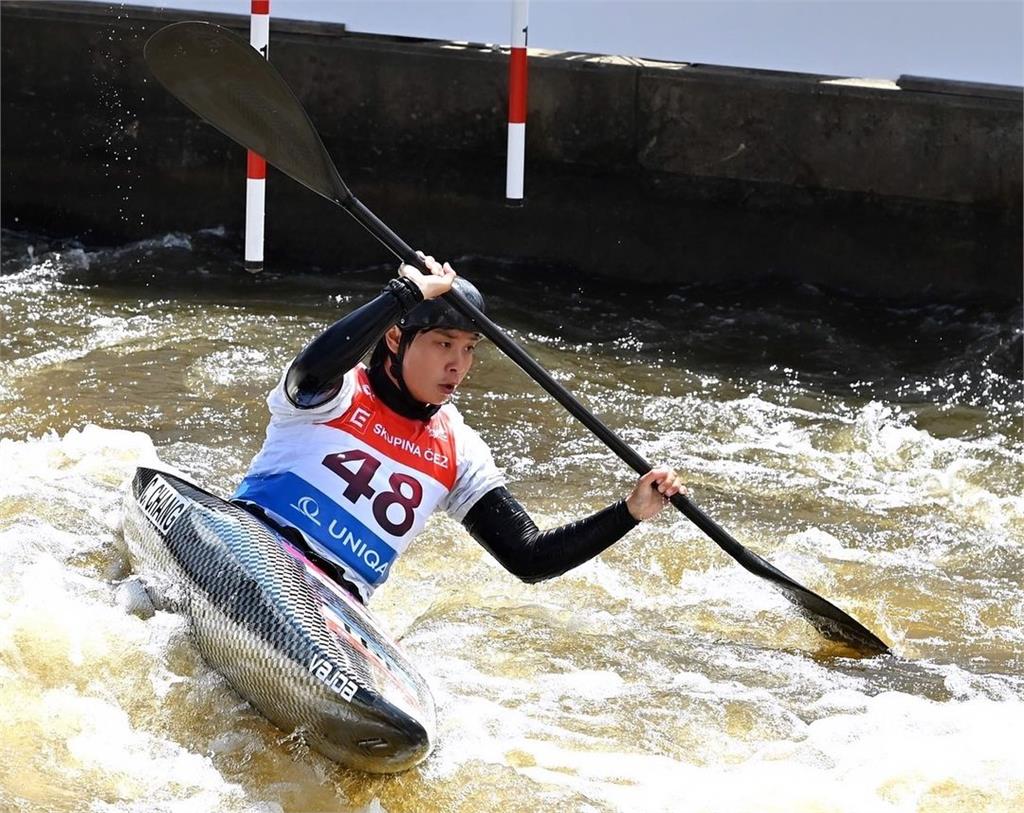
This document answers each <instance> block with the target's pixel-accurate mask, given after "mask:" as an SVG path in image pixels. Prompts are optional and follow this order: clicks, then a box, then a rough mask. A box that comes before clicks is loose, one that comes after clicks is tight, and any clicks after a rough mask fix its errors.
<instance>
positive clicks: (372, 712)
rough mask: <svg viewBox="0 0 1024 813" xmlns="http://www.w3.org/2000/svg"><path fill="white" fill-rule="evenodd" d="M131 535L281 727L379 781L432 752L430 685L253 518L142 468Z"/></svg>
mask: <svg viewBox="0 0 1024 813" xmlns="http://www.w3.org/2000/svg"><path fill="white" fill-rule="evenodd" d="M124 537H125V543H126V545H127V548H128V554H129V558H130V559H131V560H132V564H133V566H134V567H135V569H136V570H137V571H138V572H141V573H142V574H144V575H145V576H146V577H147V578H149V579H150V580H151V581H153V582H154V583H155V584H156V586H157V587H158V588H159V589H160V590H161V592H162V593H163V594H164V595H165V596H166V597H167V599H168V601H169V602H170V604H171V609H174V610H175V611H177V612H181V613H182V614H184V615H185V616H186V617H187V618H188V619H189V620H190V621H191V626H192V632H193V635H194V637H195V641H196V644H197V646H198V648H199V651H200V653H201V654H202V656H203V658H204V659H205V660H206V661H207V663H209V664H210V666H212V667H213V668H214V669H216V670H217V671H218V672H220V674H222V675H223V676H224V677H225V678H226V679H227V681H228V682H229V683H230V684H231V685H232V686H233V687H234V688H235V690H236V691H237V692H238V693H239V694H240V695H242V697H244V698H245V699H246V700H248V701H249V702H250V703H252V705H253V706H254V707H255V708H256V709H257V710H258V711H259V712H260V713H261V714H263V715H264V716H265V717H266V718H267V719H269V720H270V721H271V722H273V723H275V724H276V725H277V726H279V727H280V728H281V729H282V730H284V731H286V732H299V734H300V735H301V736H302V738H303V739H304V741H305V742H306V743H307V744H308V745H309V746H310V747H312V748H314V749H316V750H317V751H319V752H320V753H322V754H323V755H324V756H326V757H328V758H329V759H332V760H334V761H336V762H339V763H341V764H343V765H346V766H349V767H352V768H357V769H360V770H364V771H370V772H373V773H391V772H396V771H402V770H405V769H407V768H410V767H412V766H413V765H415V764H416V763H418V762H419V761H421V760H422V759H424V758H425V757H426V756H427V754H428V753H430V749H431V747H432V744H433V740H434V734H435V716H434V701H433V697H432V696H431V694H430V689H429V688H428V686H427V683H426V681H425V680H424V679H423V677H422V676H421V675H420V674H419V673H418V672H417V671H416V669H415V668H414V667H413V666H412V665H411V664H410V663H409V661H408V659H407V658H406V657H405V656H404V654H403V653H402V652H401V651H400V650H399V649H398V648H397V647H396V645H395V644H394V643H392V642H391V641H390V640H389V639H388V637H387V636H386V635H385V634H384V633H383V632H382V631H381V629H380V626H379V624H378V623H377V622H376V621H375V620H374V618H373V616H372V615H371V614H370V613H369V611H368V610H367V609H366V608H365V607H363V606H362V605H361V604H359V602H357V601H356V600H355V599H354V598H352V597H351V596H350V595H349V594H348V593H347V592H346V591H345V590H343V589H342V588H340V587H339V586H337V585H336V584H335V583H334V582H333V581H331V579H330V578H328V577H327V575H326V574H325V573H323V571H321V570H320V569H319V568H318V567H317V566H316V565H315V564H313V563H312V562H311V561H309V559H307V558H306V556H304V555H303V553H302V552H301V551H300V550H299V549H298V548H296V547H295V546H294V545H292V544H291V543H289V542H288V541H286V540H285V539H283V538H282V537H281V536H279V535H278V534H276V533H275V532H274V531H272V530H271V529H270V528H268V527H267V526H265V525H264V524H263V523H262V522H260V521H259V520H258V519H256V518H255V517H254V516H252V515H251V514H249V513H248V512H246V511H244V510H242V509H241V508H238V507H237V506H234V505H232V504H231V503H228V502H225V501H224V500H222V499H220V498H219V497H216V496H214V495H213V494H210V493H208V492H206V491H203V490H202V489H201V488H198V487H197V486H195V485H192V484H191V483H188V482H186V481H185V480H182V479H180V478H178V477H175V476H173V475H171V474H168V473H165V472H161V471H156V470H154V469H148V468H140V469H138V470H137V471H136V473H135V477H134V479H133V480H132V483H131V486H130V488H129V489H128V490H127V492H126V494H125V499H124Z"/></svg>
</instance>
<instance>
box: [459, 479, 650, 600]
mask: <svg viewBox="0 0 1024 813" xmlns="http://www.w3.org/2000/svg"><path fill="white" fill-rule="evenodd" d="M462 524H463V525H464V526H465V527H466V530H468V531H469V533H470V534H471V535H472V537H473V538H474V539H475V540H476V541H477V542H479V543H480V544H481V545H482V546H483V547H484V548H486V549H487V551H488V552H489V553H490V554H491V555H492V556H493V557H494V558H495V559H497V560H498V561H499V562H500V563H501V565H502V566H503V567H504V568H505V569H506V570H508V571H509V572H510V573H512V574H513V575H515V576H517V577H519V578H520V579H522V580H523V581H525V582H531V583H532V582H539V581H543V580H544V579H550V578H553V577H555V576H561V575H562V574H563V573H565V572H566V571H568V570H572V568H574V567H576V566H577V565H581V564H583V563H584V562H586V561H588V560H590V559H592V558H593V557H595V556H597V554H599V553H601V551H603V550H605V549H606V548H608V547H609V546H611V545H612V544H613V543H615V542H617V541H618V540H619V539H621V538H622V537H623V536H624V535H625V534H626V533H627V532H628V531H630V530H631V529H633V528H634V527H636V525H637V521H636V520H635V519H633V517H632V516H630V513H629V510H628V509H627V508H626V503H625V501H622V500H620V501H619V502H617V503H615V504H613V505H610V506H608V507H607V508H605V509H603V510H602V511H598V512H597V513H596V514H592V515H591V516H589V517H586V518H585V519H581V520H578V521H577V522H570V523H568V524H567V525H563V526H561V527H560V528H552V529H550V530H547V531H540V530H538V529H537V526H536V525H535V524H534V523H533V520H532V519H530V516H529V514H527V513H526V511H525V510H524V509H523V507H522V506H521V505H520V504H519V503H518V502H517V501H516V498H515V497H513V496H512V495H511V494H510V493H509V492H508V490H507V489H505V488H504V487H502V488H496V489H494V490H493V491H489V492H487V494H485V495H484V496H483V497H481V498H480V499H479V500H478V501H477V503H476V505H474V506H473V507H472V508H471V509H470V510H469V513H468V514H466V518H465V519H464V520H463V521H462Z"/></svg>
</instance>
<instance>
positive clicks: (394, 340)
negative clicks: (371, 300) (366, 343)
mask: <svg viewBox="0 0 1024 813" xmlns="http://www.w3.org/2000/svg"><path fill="white" fill-rule="evenodd" d="M384 341H385V342H386V343H387V346H388V350H390V351H391V352H392V353H396V354H397V353H398V344H399V342H401V341H402V331H401V329H400V328H399V327H398V325H392V326H391V327H389V328H388V330H387V333H385V334H384Z"/></svg>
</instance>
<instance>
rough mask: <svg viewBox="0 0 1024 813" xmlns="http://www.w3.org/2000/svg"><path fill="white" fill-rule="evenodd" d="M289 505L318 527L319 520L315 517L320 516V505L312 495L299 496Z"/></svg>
mask: <svg viewBox="0 0 1024 813" xmlns="http://www.w3.org/2000/svg"><path fill="white" fill-rule="evenodd" d="M291 507H292V508H294V509H295V510H296V511H298V512H299V513H300V514H302V516H304V517H305V518H306V519H308V520H309V521H310V522H312V523H313V524H314V525H316V526H317V527H318V528H319V527H320V520H318V519H317V517H318V516H320V506H319V505H318V504H317V501H316V500H314V499H313V498H312V497H299V499H298V500H297V501H296V502H293V503H292V504H291Z"/></svg>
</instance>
